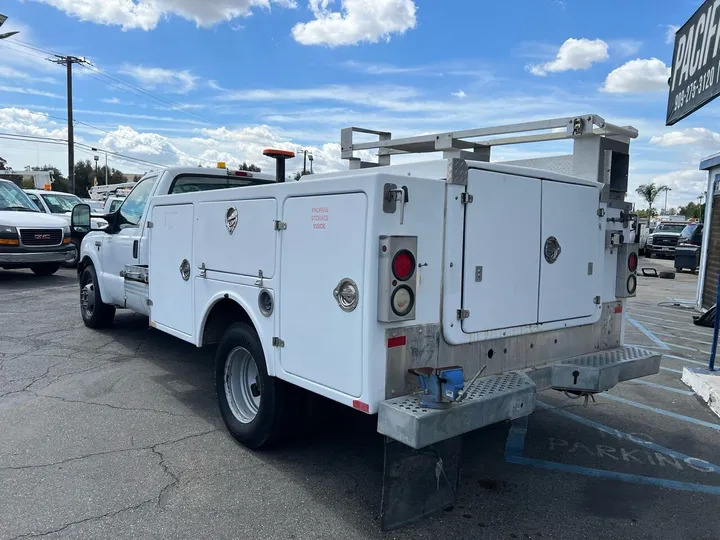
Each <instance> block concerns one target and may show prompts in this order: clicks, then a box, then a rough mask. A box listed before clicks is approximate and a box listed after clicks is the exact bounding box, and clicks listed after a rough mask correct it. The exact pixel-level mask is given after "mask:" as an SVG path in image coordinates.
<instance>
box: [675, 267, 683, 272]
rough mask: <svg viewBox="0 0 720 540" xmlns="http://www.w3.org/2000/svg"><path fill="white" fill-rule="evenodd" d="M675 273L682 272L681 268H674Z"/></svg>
mask: <svg viewBox="0 0 720 540" xmlns="http://www.w3.org/2000/svg"><path fill="white" fill-rule="evenodd" d="M675 271H676V272H677V273H678V274H679V273H680V272H682V268H681V267H679V266H676V267H675Z"/></svg>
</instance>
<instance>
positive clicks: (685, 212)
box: [678, 201, 705, 219]
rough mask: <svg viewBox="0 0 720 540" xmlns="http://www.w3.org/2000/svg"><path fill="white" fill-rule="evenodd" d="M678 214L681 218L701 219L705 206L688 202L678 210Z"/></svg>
mask: <svg viewBox="0 0 720 540" xmlns="http://www.w3.org/2000/svg"><path fill="white" fill-rule="evenodd" d="M678 213H679V214H680V215H681V216H685V217H686V218H687V219H690V218H695V219H702V217H703V216H704V215H705V205H704V204H696V203H694V202H692V201H690V202H689V203H687V206H681V207H680V208H679V209H678Z"/></svg>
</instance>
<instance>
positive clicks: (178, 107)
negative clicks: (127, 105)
mask: <svg viewBox="0 0 720 540" xmlns="http://www.w3.org/2000/svg"><path fill="white" fill-rule="evenodd" d="M84 67H85V68H86V69H87V70H89V71H93V72H95V73H96V74H98V75H101V76H104V77H107V78H108V79H110V80H111V81H115V82H117V83H120V84H121V85H124V86H125V87H128V88H125V87H118V86H117V85H115V84H111V83H110V82H108V81H101V82H104V83H105V84H108V85H109V86H114V87H115V88H118V89H120V90H123V91H125V92H129V93H131V94H133V95H136V96H137V95H138V92H140V93H142V94H143V95H141V96H140V97H145V98H146V99H152V100H154V101H155V102H156V103H157V102H159V103H160V104H161V105H165V106H167V105H171V106H172V109H171V110H174V111H178V112H181V113H183V114H185V115H186V116H189V117H190V118H194V119H195V120H199V121H201V122H203V123H205V124H208V125H211V126H214V127H216V128H220V127H221V126H219V125H218V124H215V123H214V122H211V121H209V120H208V119H206V118H203V117H202V116H199V115H197V114H195V113H192V112H189V111H188V110H186V109H185V107H184V106H183V104H182V103H178V102H177V101H173V100H172V99H168V98H166V97H163V96H160V95H158V94H155V93H154V92H151V91H149V90H147V89H145V88H142V87H141V86H138V85H137V84H135V83H132V82H130V81H128V80H126V79H123V78H122V77H118V76H117V75H114V74H112V73H108V72H107V71H105V70H103V69H100V68H98V67H96V66H90V67H88V66H84Z"/></svg>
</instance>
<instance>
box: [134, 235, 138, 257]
mask: <svg viewBox="0 0 720 540" xmlns="http://www.w3.org/2000/svg"><path fill="white" fill-rule="evenodd" d="M137 258H138V241H137V240H135V241H133V259H137Z"/></svg>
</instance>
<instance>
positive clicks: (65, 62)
mask: <svg viewBox="0 0 720 540" xmlns="http://www.w3.org/2000/svg"><path fill="white" fill-rule="evenodd" d="M48 60H49V61H50V62H53V63H55V64H60V65H61V66H65V67H66V68H67V109H68V112H67V119H68V180H70V186H71V187H70V190H71V191H72V193H73V195H74V194H75V135H74V133H73V104H72V95H73V94H72V66H73V64H90V62H88V61H87V60H85V59H84V58H78V57H77V56H60V55H57V54H56V55H55V58H48Z"/></svg>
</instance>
